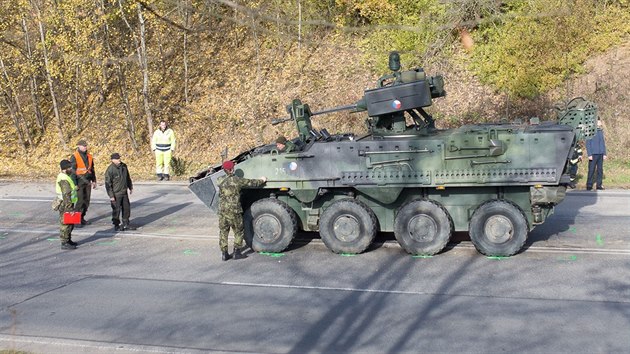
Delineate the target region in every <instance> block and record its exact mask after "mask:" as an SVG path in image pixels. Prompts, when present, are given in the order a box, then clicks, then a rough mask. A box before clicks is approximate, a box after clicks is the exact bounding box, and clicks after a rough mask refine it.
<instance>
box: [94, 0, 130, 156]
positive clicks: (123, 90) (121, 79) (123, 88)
mask: <svg viewBox="0 0 630 354" xmlns="http://www.w3.org/2000/svg"><path fill="white" fill-rule="evenodd" d="M100 4H101V10H102V12H103V13H104V14H105V13H107V12H106V11H105V3H104V1H103V0H101V1H100ZM119 4H120V2H119ZM120 8H121V10H122V5H121V7H120ZM103 32H104V34H103V38H104V41H105V48H107V54H108V56H109V57H110V58H113V50H112V47H111V45H110V43H109V26H108V25H107V22H105V23H104V24H103ZM103 65H106V63H103ZM114 66H115V67H116V74H117V80H118V88H119V91H120V98H121V99H122V102H123V109H124V112H125V121H126V122H127V129H126V131H127V135H128V136H129V140H130V141H131V146H132V147H133V151H134V152H138V142H137V141H136V129H135V124H134V117H133V112H132V110H131V106H130V105H129V95H128V93H127V79H126V77H125V73H124V71H123V70H122V67H121V66H120V63H119V62H118V61H115V62H114Z"/></svg>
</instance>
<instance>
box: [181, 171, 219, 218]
mask: <svg viewBox="0 0 630 354" xmlns="http://www.w3.org/2000/svg"><path fill="white" fill-rule="evenodd" d="M222 176H225V172H224V171H223V170H221V171H219V172H216V173H213V174H211V175H209V176H206V177H204V178H202V179H198V180H196V181H194V182H192V183H191V184H189V185H188V189H190V191H191V192H193V194H195V195H196V196H197V198H199V200H201V201H202V202H203V203H204V204H205V205H206V206H207V207H208V208H210V210H212V212H214V213H217V212H218V211H219V187H218V183H217V179H219V177H222Z"/></svg>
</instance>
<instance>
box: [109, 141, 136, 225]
mask: <svg viewBox="0 0 630 354" xmlns="http://www.w3.org/2000/svg"><path fill="white" fill-rule="evenodd" d="M111 159H112V163H111V164H110V165H109V166H108V167H107V170H106V171H105V190H106V191H107V195H108V196H109V200H110V202H111V205H112V223H113V224H114V231H125V230H135V228H134V227H131V226H130V225H129V217H130V216H131V204H130V203H129V195H128V194H127V190H129V194H131V193H133V183H132V182H131V176H130V175H129V169H128V168H127V165H126V164H125V163H123V162H121V161H120V154H119V153H117V152H115V153H113V154H112V156H111ZM121 211H122V225H121V224H120V213H121Z"/></svg>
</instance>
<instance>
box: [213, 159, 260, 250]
mask: <svg viewBox="0 0 630 354" xmlns="http://www.w3.org/2000/svg"><path fill="white" fill-rule="evenodd" d="M223 170H224V171H225V172H226V173H227V176H225V177H222V178H221V179H219V181H218V185H219V248H221V259H222V260H224V261H227V260H228V259H230V254H229V253H228V234H229V232H230V228H232V230H233V231H234V259H240V258H245V255H244V254H242V253H241V247H242V246H243V236H244V231H243V207H242V206H241V189H242V188H243V187H259V186H262V185H263V184H265V182H266V181H267V178H266V177H262V178H261V179H259V180H257V179H247V178H241V177H238V176H236V175H234V162H232V161H229V160H228V161H225V162H224V163H223Z"/></svg>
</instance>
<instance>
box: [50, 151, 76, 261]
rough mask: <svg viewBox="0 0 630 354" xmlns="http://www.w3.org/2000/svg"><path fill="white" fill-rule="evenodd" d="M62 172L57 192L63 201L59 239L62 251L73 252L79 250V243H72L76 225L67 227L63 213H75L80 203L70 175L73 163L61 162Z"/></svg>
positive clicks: (57, 183)
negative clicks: (77, 204)
mask: <svg viewBox="0 0 630 354" xmlns="http://www.w3.org/2000/svg"><path fill="white" fill-rule="evenodd" d="M59 167H60V168H61V172H59V174H58V175H57V182H56V183H55V190H56V191H57V198H58V199H59V200H60V201H61V204H59V209H58V210H59V239H60V240H61V249H62V250H73V249H76V248H77V243H76V242H74V241H72V235H71V234H72V230H73V229H74V225H72V224H70V225H66V224H64V223H63V213H65V212H67V211H74V203H76V202H77V201H78V198H77V186H76V185H75V184H74V181H73V180H72V177H70V174H71V173H72V163H71V162H70V161H68V160H61V161H60V162H59Z"/></svg>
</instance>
